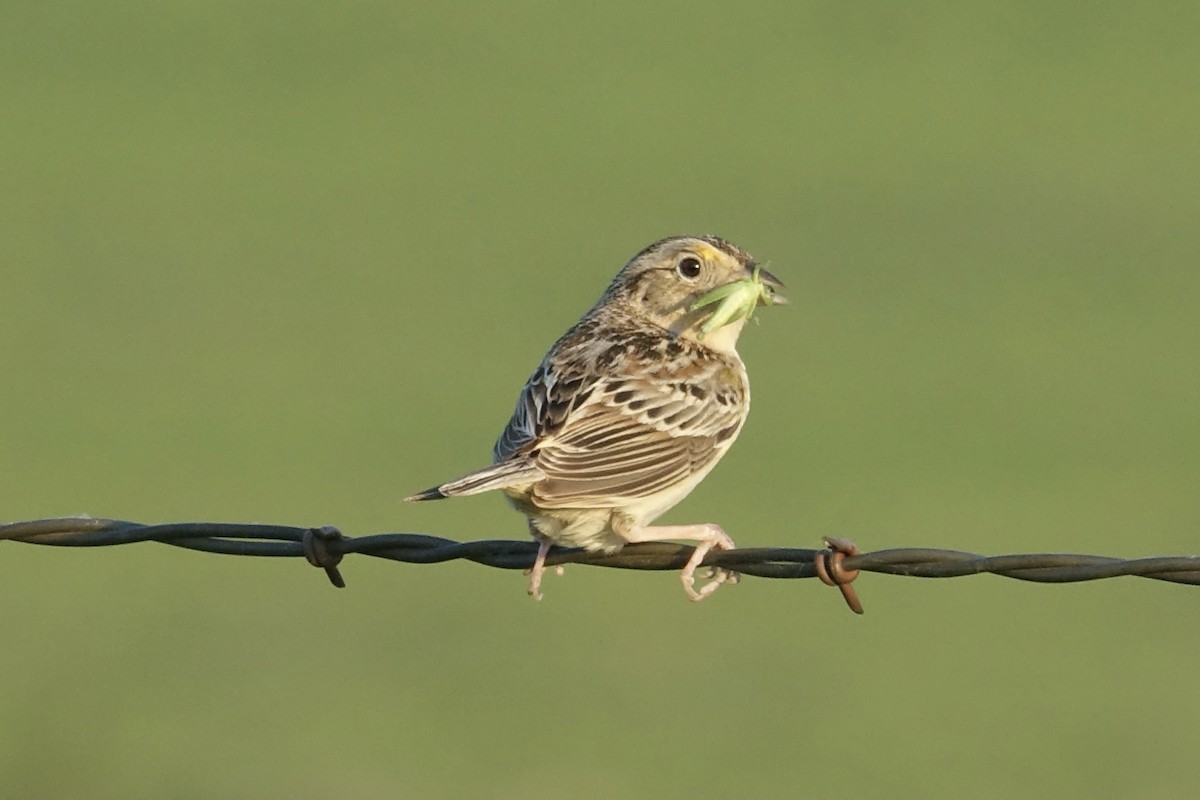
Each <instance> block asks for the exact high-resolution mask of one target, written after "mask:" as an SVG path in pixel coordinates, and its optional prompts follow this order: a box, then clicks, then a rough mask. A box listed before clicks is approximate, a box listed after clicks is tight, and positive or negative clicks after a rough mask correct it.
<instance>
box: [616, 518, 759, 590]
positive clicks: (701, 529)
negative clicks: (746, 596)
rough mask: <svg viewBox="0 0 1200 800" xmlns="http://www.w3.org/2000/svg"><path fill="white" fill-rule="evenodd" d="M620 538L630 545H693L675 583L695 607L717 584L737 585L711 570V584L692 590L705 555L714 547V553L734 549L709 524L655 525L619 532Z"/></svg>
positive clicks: (730, 577) (728, 576) (726, 575)
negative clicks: (677, 541)
mask: <svg viewBox="0 0 1200 800" xmlns="http://www.w3.org/2000/svg"><path fill="white" fill-rule="evenodd" d="M621 537H622V538H623V539H625V541H627V542H630V543H633V542H661V541H667V540H670V539H683V540H685V541H689V542H696V551H695V552H694V553H692V557H691V558H689V559H688V562H687V564H685V565H684V567H683V572H682V573H680V575H679V579H680V580H681V581H683V590H684V591H685V592H687V596H688V597H689V598H691V599H692V600H693V601H695V602H697V603H698V602H700V601H701V600H703V599H704V598H706V597H708V596H709V595H710V594H712V593H713V592H715V591H716V590H717V587H719V586H720V585H721V584H723V583H737V582H738V578H739V577H740V576H739V575H738V573H736V572H731V571H729V570H726V569H721V568H720V567H713V569H712V570H711V571H710V573H709V574H710V576H711V577H712V581H710V582H709V583H706V584H704V585H703V586H701V587H700V591H696V589H695V584H696V577H695V573H696V567H698V566H700V562H701V561H703V560H704V557H705V556H706V555H708V551H709V550H712V549H713V548H714V547H715V548H717V549H718V550H732V549H734V546H735V545H734V544H733V539H730V538H729V535H728V534H727V533H725V531H723V530H721V528H720V526H718V525H713V524H712V523H703V524H700V525H656V526H650V527H645V528H635V529H634V530H631V531H622V532H621Z"/></svg>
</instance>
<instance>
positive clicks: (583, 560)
mask: <svg viewBox="0 0 1200 800" xmlns="http://www.w3.org/2000/svg"><path fill="white" fill-rule="evenodd" d="M5 539H8V540H11V541H15V542H24V543H27V544H40V545H50V546H55V547H103V546H112V545H122V544H133V543H136V542H160V543H162V544H168V545H171V546H173V547H183V548H187V549H189V550H200V551H203V552H206V553H223V554H226V555H240V556H260V557H261V556H266V557H295V558H304V559H306V560H307V561H308V563H310V564H312V565H313V566H315V567H319V568H321V569H322V570H324V571H325V574H326V575H327V576H328V578H329V580H330V582H331V583H332V584H333V585H334V586H337V587H339V588H341V587H344V586H345V585H346V583H345V581H344V580H343V579H342V575H341V572H340V570H339V568H338V565H339V564H340V562H341V560H342V558H343V557H344V556H346V555H347V554H350V553H360V554H362V555H368V556H374V557H375V558H386V559H389V560H392V561H403V562H406V563H409V564H437V563H441V562H444V561H453V560H455V559H466V560H468V561H473V562H475V563H477V564H483V565H485V566H489V567H496V568H498V569H519V570H525V569H529V568H530V567H531V566H532V565H533V559H534V556H535V555H536V554H537V543H536V542H533V541H520V542H517V541H507V540H498V539H486V540H481V541H475V542H455V541H452V540H450V539H443V538H441V537H438V536H429V535H427V534H422V533H381V534H375V535H371V536H359V537H351V536H346V535H344V534H343V533H342V532H341V531H340V530H338V529H337V528H335V527H333V526H330V525H326V526H323V527H315V528H300V527H291V526H287V525H256V524H231V523H220V522H178V523H168V524H163V525H143V524H141V523H137V522H128V521H124V520H114V519H95V518H92V517H60V518H55V519H37V520H30V521H27V522H14V523H11V524H8V525H0V541H3V540H5ZM825 545H826V547H825V549H823V550H809V549H802V548H782V547H740V548H737V549H734V550H712V551H710V552H709V553H708V555H707V556H705V558H704V561H703V562H702V564H703V566H707V567H721V568H723V569H726V570H731V571H734V572H740V573H742V574H743V575H753V576H755V577H759V578H814V577H815V578H820V579H821V580H823V581H824V582H825V583H828V584H829V585H832V586H837V587H838V588H839V589H840V590H841V592H842V595H843V597H844V598H845V599H846V603H847V604H848V605H849V606H850V607H851V609H853V610H854V611H855V612H856V613H859V614H861V613H862V604H861V603H858V598H857V595H856V594H855V592H854V590H853V588H852V587H851V586H850V582H851V581H853V580H854V578H855V577H857V575H858V572H859V571H862V572H874V573H881V574H885V575H906V576H909V577H916V578H955V577H959V576H962V575H979V574H983V573H989V574H992V575H1000V576H1003V577H1006V578H1015V579H1017V580H1023V581H1033V582H1037V583H1072V582H1077V581H1091V580H1099V579H1101V578H1114V577H1118V576H1121V575H1134V576H1137V577H1141V578H1149V579H1151V580H1156V581H1168V582H1170V583H1181V584H1187V585H1190V586H1200V556H1165V557H1157V558H1137V559H1129V560H1126V559H1120V558H1109V557H1106V556H1092V555H1071V554H1062V553H1024V554H1016V555H1004V556H981V555H977V554H975V553H965V552H961V551H957V550H937V549H931V548H904V549H896V550H877V551H875V552H873V553H859V552H858V550H857V548H854V546H853V545H852V544H850V543H849V542H848V541H846V540H842V539H833V538H827V539H825ZM692 552H693V548H692V547H691V546H689V545H684V544H673V543H671V542H645V543H641V544H631V545H628V546H626V547H625V548H624V549H622V550H621V551H619V552H617V553H614V554H612V555H605V554H604V553H589V552H587V551H586V550H582V549H578V548H564V547H554V548H551V550H550V553H549V554H548V555H547V557H546V565H547V566H556V565H559V564H590V565H592V566H597V567H610V568H614V569H638V570H678V569H682V568H683V565H684V564H686V563H687V561H688V558H689V557H690V556H691V554H692Z"/></svg>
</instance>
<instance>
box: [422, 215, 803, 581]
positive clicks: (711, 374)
mask: <svg viewBox="0 0 1200 800" xmlns="http://www.w3.org/2000/svg"><path fill="white" fill-rule="evenodd" d="M756 269H759V275H760V280H762V281H763V283H765V284H766V285H767V286H768V287H770V288H771V289H772V290H774V289H782V288H783V285H782V284H781V283H780V282H779V280H778V279H777V278H775V277H774V276H773V275H771V274H770V273H769V272H766V271H765V270H761V268H759V267H758V265H757V264H756V263H755V261H754V259H753V258H752V257H751V256H750V254H749V253H747V252H746V251H744V250H742V249H741V248H740V247H738V246H737V245H734V244H733V243H731V242H728V241H726V240H724V239H720V238H717V237H714V236H673V237H670V238H667V239H661V240H659V241H657V242H655V243H653V244H651V245H650V246H649V247H647V248H645V249H644V250H642V251H641V252H640V253H638V254H637V255H635V256H634V257H633V258H632V259H631V260H630V261H629V263H628V264H626V265H625V267H624V268H623V269H622V270H621V271H620V272H619V273H617V276H616V278H614V279H613V282H612V283H611V284H610V285H609V287H608V290H607V291H606V292H605V293H604V295H603V296H602V297H601V298H600V300H599V302H597V303H596V305H594V306H593V307H592V308H591V309H590V310H589V311H588V312H587V313H586V314H585V315H584V316H583V318H582V319H580V321H579V322H578V323H576V325H575V326H574V327H572V328H571V329H570V330H568V331H567V332H566V333H565V334H564V335H563V336H562V338H560V339H559V340H558V341H557V342H555V344H554V346H553V347H551V348H550V351H549V353H547V354H546V357H545V359H544V360H543V361H542V363H541V365H540V366H539V367H538V368H537V369H536V370H535V371H534V373H533V375H532V376H531V377H530V379H529V381H528V382H527V383H526V384H525V389H524V390H523V391H522V393H521V396H520V398H519V399H518V400H517V407H516V410H515V411H514V412H513V415H512V419H510V420H509V423H508V426H507V427H506V428H505V429H504V431H503V432H502V433H501V434H500V438H499V439H498V440H497V441H496V445H495V447H494V448H493V451H492V459H493V463H492V465H491V466H489V467H485V468H483V469H480V470H476V471H474V472H471V473H469V474H467V475H465V476H463V477H462V478H458V479H456V480H453V481H450V482H448V483H444V484H442V485H440V486H437V487H434V488H432V489H427V490H426V491H424V492H420V493H418V494H416V495H413V496H412V497H409V498H408V499H409V500H432V499H439V498H443V497H452V496H457V495H469V494H477V493H479V492H484V491H489V490H492V489H499V490H501V491H503V492H504V493H505V494H506V495H507V496H508V498H509V499H510V500H511V501H512V503H513V505H514V506H516V508H517V509H518V510H520V511H521V512H522V513H524V514H525V515H526V517H527V518H528V519H529V527H530V532H531V533H532V534H533V536H534V537H535V538H536V539H537V540H538V542H539V543H540V545H541V546H540V548H539V552H538V558H537V561H536V563H535V565H534V568H533V570H532V571H531V576H530V589H529V591H530V594H532V595H533V596H535V597H539V598H540V597H541V595H540V594H539V586H540V582H541V577H542V572H543V569H544V562H545V555H546V552H547V550H548V549H549V547H550V545H551V544H559V545H564V546H572V547H584V548H587V549H589V550H601V551H604V552H615V551H617V550H619V549H621V547H622V546H624V545H625V544H627V543H630V542H642V541H658V540H664V539H686V540H691V541H696V542H697V543H698V545H697V547H696V550H695V553H694V555H693V557H692V558H691V559H690V561H689V562H688V564H687V566H686V567H685V568H684V570H683V573H682V579H683V584H684V588H685V590H686V591H687V593H688V596H689V597H691V598H692V599H693V600H700V599H703V598H704V597H705V596H706V595H708V594H709V593H711V592H712V591H713V590H715V589H716V588H717V586H719V585H720V584H721V583H725V582H734V581H736V579H737V575H736V573H730V572H726V571H723V570H714V572H713V575H714V576H715V579H714V580H713V581H712V582H711V583H709V584H707V585H706V586H704V587H703V588H701V589H700V590H699V591H697V590H696V589H695V588H694V587H693V584H694V577H693V574H694V572H695V569H696V567H697V566H698V565H699V564H700V562H701V561H702V560H703V558H704V556H705V554H706V553H707V552H708V551H709V550H710V549H711V548H713V547H718V548H732V547H733V546H734V545H733V541H732V540H731V539H730V538H729V537H728V536H727V535H726V534H725V532H724V531H722V530H721V529H720V528H719V527H717V526H716V525H711V524H703V525H678V526H666V527H652V526H651V525H650V523H651V522H652V521H653V520H654V519H655V518H657V517H658V516H659V515H661V514H662V513H663V512H665V511H666V510H667V509H669V508H671V507H672V506H674V505H675V504H676V503H678V502H679V501H680V500H682V499H683V498H684V497H686V496H687V495H688V493H690V492H691V490H692V489H693V488H695V486H696V484H698V483H699V482H700V481H701V480H702V479H703V478H704V476H705V475H707V474H708V472H709V471H710V470H711V469H712V468H713V467H714V466H715V465H716V463H717V461H718V460H720V458H721V456H722V455H724V454H725V452H726V450H728V449H729V446H730V445H732V444H733V441H734V440H735V439H736V438H737V435H738V433H739V432H740V431H741V428H742V424H743V423H744V422H745V420H746V415H747V413H748V412H749V410H750V384H749V381H748V379H747V377H746V369H745V367H744V366H743V364H742V360H741V358H740V357H739V356H738V354H737V351H736V350H735V349H734V348H735V345H736V343H737V337H738V334H739V333H740V332H741V329H742V326H743V324H744V323H745V320H744V319H739V320H737V321H735V322H731V323H729V324H727V325H725V326H723V327H721V328H717V329H716V330H713V331H711V332H709V333H708V334H707V335H705V334H702V333H701V332H700V325H701V324H702V323H703V322H704V321H705V319H707V318H708V316H709V314H710V313H712V309H711V308H701V309H697V310H691V306H692V304H693V303H695V301H696V300H697V299H698V298H700V297H701V296H703V295H705V294H706V293H707V292H709V291H711V290H712V289H715V288H717V287H720V286H724V285H726V284H730V283H734V282H737V281H741V280H744V279H746V278H747V277H749V276H750V275H751V274H752V273H753V272H754V271H755V270H756ZM777 302H783V299H782V298H777Z"/></svg>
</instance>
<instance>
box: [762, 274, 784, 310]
mask: <svg viewBox="0 0 1200 800" xmlns="http://www.w3.org/2000/svg"><path fill="white" fill-rule="evenodd" d="M758 279H759V281H761V282H762V285H763V286H766V287H767V289H768V290H769V295H770V300H769V301H768V300H767V299H766V298H763V299H761V300H759V304H760V305H764V306H767V305H770V306H782V305H787V302H788V299H787V298H786V297H784V296H783V294H781V292H783V290H784V289H786V288H787V287H786V286H784V285H783V281H781V280H779V278H776V277H775V276H774V275H772V274H771V273H770V272H768V271H767V270H765V269H763V268H762V267H759V268H758Z"/></svg>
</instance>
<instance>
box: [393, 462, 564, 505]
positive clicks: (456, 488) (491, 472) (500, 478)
mask: <svg viewBox="0 0 1200 800" xmlns="http://www.w3.org/2000/svg"><path fill="white" fill-rule="evenodd" d="M544 477H546V475H545V473H543V472H542V471H541V470H540V469H538V468H537V467H535V466H533V465H532V464H529V463H528V462H523V461H506V462H504V463H501V464H493V465H492V466H490V467H484V468H483V469H477V470H475V471H474V472H470V473H468V474H466V475H463V476H462V477H461V478H455V479H454V480H452V481H448V482H446V483H443V484H442V485H441V486H434V487H433V488H431V489H426V490H425V491H423V492H417V493H416V494H414V495H412V496H411V497H406V498H404V499H405V501H406V502H409V503H415V502H419V501H421V500H441V499H442V498H445V497H462V496H465V495H469V494H479V493H481V492H490V491H491V490H492V489H504V488H507V487H509V486H520V485H522V484H526V483H533V482H534V481H538V480H541V479H542V478H544Z"/></svg>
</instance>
